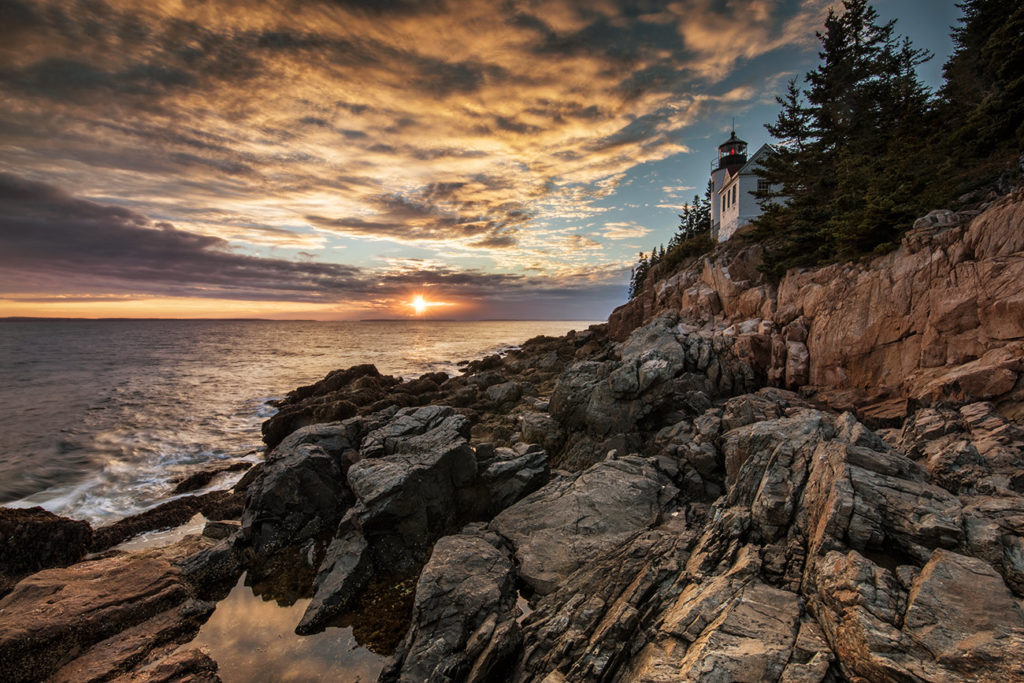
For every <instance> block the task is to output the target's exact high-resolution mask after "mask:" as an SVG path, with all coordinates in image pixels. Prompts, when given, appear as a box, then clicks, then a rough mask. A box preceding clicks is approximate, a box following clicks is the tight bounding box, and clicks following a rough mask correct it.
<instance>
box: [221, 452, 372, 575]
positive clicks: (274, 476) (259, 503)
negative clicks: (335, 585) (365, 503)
mask: <svg viewBox="0 0 1024 683" xmlns="http://www.w3.org/2000/svg"><path fill="white" fill-rule="evenodd" d="M353 502H354V498H353V497H352V494H351V492H350V491H349V489H348V486H347V485H346V483H345V478H344V476H343V474H342V472H341V468H340V467H339V466H338V462H337V461H336V460H335V458H333V457H331V456H330V455H329V454H328V453H327V452H326V451H325V450H324V449H323V448H321V447H320V446H316V445H312V444H310V443H299V444H298V445H295V446H294V447H286V448H278V449H275V451H274V452H273V453H272V457H268V459H267V462H266V463H265V464H264V467H263V469H262V471H261V472H260V473H259V475H258V476H257V478H256V480H255V481H254V482H253V483H252V484H251V485H250V486H249V489H248V491H247V492H246V499H245V509H244V512H243V513H242V530H241V540H242V541H243V542H244V543H245V544H246V545H248V546H249V547H250V548H251V549H252V550H253V552H254V553H255V555H256V556H257V557H258V556H265V555H269V554H271V553H273V552H275V551H278V550H281V549H282V548H285V547H287V546H297V545H300V544H302V543H303V542H305V541H309V540H313V539H319V538H321V537H323V536H324V535H325V534H330V533H332V532H333V531H334V528H335V526H336V525H337V523H338V520H340V519H341V516H342V515H343V514H344V513H345V510H346V509H347V508H348V507H349V506H350V505H351V504H352V503H353Z"/></svg>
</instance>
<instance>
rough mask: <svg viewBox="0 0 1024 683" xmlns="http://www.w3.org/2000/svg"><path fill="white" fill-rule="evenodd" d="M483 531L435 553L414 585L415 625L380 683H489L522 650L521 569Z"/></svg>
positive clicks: (451, 539)
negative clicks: (518, 606) (451, 682)
mask: <svg viewBox="0 0 1024 683" xmlns="http://www.w3.org/2000/svg"><path fill="white" fill-rule="evenodd" d="M490 536H492V538H489V537H488V535H487V534H486V533H481V532H479V531H477V532H473V531H467V532H463V533H462V534H459V535H456V536H445V537H444V538H441V539H440V540H438V542H437V543H436V544H435V545H434V550H433V552H432V553H431V556H430V560H429V561H428V562H427V564H426V566H425V567H424V568H423V571H422V573H421V574H420V578H419V581H418V582H417V584H416V598H415V603H414V605H413V613H412V624H411V625H410V627H409V632H408V634H407V635H406V637H405V640H404V641H403V642H402V644H401V645H400V646H399V649H398V652H397V653H396V654H395V657H394V660H393V662H392V663H391V664H390V666H389V667H388V669H386V670H385V672H384V673H383V674H382V675H381V677H380V678H379V679H378V680H380V681H410V682H411V681H448V680H460V681H487V680H492V679H493V678H494V677H495V676H496V675H501V674H503V673H504V672H505V671H506V670H507V669H506V668H505V667H506V664H507V660H508V659H509V657H510V656H511V655H513V654H514V653H515V650H516V648H517V647H518V645H519V641H520V633H519V625H518V623H517V622H516V616H517V615H518V610H517V609H516V589H515V569H514V565H513V563H512V559H511V557H510V554H509V551H508V550H507V549H505V548H503V547H502V545H501V540H500V539H499V538H497V537H496V536H494V534H490Z"/></svg>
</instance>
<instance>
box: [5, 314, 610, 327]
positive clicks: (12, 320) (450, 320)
mask: <svg viewBox="0 0 1024 683" xmlns="http://www.w3.org/2000/svg"><path fill="white" fill-rule="evenodd" d="M153 321H177V322H222V323H240V322H263V323H409V322H419V323H529V322H569V323H575V322H579V323H590V324H592V325H594V324H599V323H601V322H604V321H602V320H587V319H584V318H479V319H474V320H459V319H457V318H360V319H358V320H316V319H313V318H295V319H284V320H282V319H277V318H46V317H38V318H37V317H32V316H8V317H6V318H0V323H25V322H153Z"/></svg>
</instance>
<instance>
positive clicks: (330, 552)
mask: <svg viewBox="0 0 1024 683" xmlns="http://www.w3.org/2000/svg"><path fill="white" fill-rule="evenodd" d="M468 431H469V421H468V420H467V419H466V418H465V417H463V416H462V415H458V414H456V413H455V411H454V410H453V409H452V408H447V407H440V406H428V407H423V408H408V409H403V410H400V411H398V413H396V414H395V416H394V418H393V419H391V420H390V421H389V422H387V423H386V424H385V425H383V426H381V427H379V428H378V429H375V430H373V431H371V432H369V433H368V434H367V435H366V437H364V439H363V443H362V446H361V447H360V452H361V454H362V455H363V456H364V457H363V459H361V460H360V461H359V462H357V463H355V464H354V465H352V467H350V468H349V470H348V485H349V487H350V488H351V491H352V494H353V495H354V497H355V501H356V502H355V504H354V505H353V506H352V508H351V510H350V512H349V514H348V515H347V516H346V518H345V519H344V520H342V522H341V523H340V524H339V525H338V531H337V535H336V537H335V540H334V541H332V542H331V544H330V546H329V547H328V549H327V552H326V555H325V558H324V560H323V562H322V564H321V566H320V569H319V572H318V574H317V578H316V582H315V584H314V594H313V601H312V602H311V603H310V605H309V607H308V608H307V610H306V614H305V615H304V616H303V619H302V621H301V623H300V624H299V626H298V629H297V630H298V631H299V632H300V633H313V632H316V631H318V630H320V629H322V628H323V626H324V624H326V623H327V622H328V621H329V620H330V619H331V618H332V617H334V616H335V615H337V614H338V613H340V612H342V611H343V610H344V609H345V608H346V607H347V606H348V604H349V603H350V602H351V600H352V598H353V596H354V595H355V593H356V592H357V591H358V590H360V589H361V588H362V587H363V586H364V585H365V584H366V582H367V581H368V580H369V578H370V577H371V576H372V575H374V574H381V575H398V576H406V575H410V574H412V575H414V573H415V571H417V570H418V569H419V568H420V567H421V566H422V564H423V563H424V562H425V561H426V560H427V557H428V556H429V553H430V549H431V547H432V545H433V543H434V541H435V540H436V539H438V538H440V537H441V536H443V535H444V534H446V533H449V532H450V531H452V530H454V529H455V528H457V526H458V525H459V523H460V522H462V521H464V519H465V518H466V517H472V516H474V515H477V514H479V511H478V510H476V509H474V506H475V504H476V503H477V501H478V496H477V495H476V492H475V491H474V490H473V485H474V484H475V483H476V477H477V462H476V456H475V454H474V452H473V449H472V448H470V446H469V443H468V442H467V436H468ZM371 454H372V457H370V456H371Z"/></svg>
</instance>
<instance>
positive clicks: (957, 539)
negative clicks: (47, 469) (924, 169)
mask: <svg viewBox="0 0 1024 683" xmlns="http://www.w3.org/2000/svg"><path fill="white" fill-rule="evenodd" d="M758 262H759V253H758V249H757V247H756V246H749V245H748V246H744V245H726V246H724V247H721V248H719V249H718V250H716V251H715V252H714V253H713V254H710V255H708V256H707V257H705V258H702V259H700V260H697V261H695V262H693V263H691V264H689V265H688V266H687V267H686V268H684V269H683V270H681V271H680V272H678V273H673V274H671V275H670V276H667V277H661V278H656V279H652V281H651V282H650V283H648V285H647V287H646V288H645V289H644V291H643V292H642V293H641V295H640V296H639V297H637V298H636V299H635V300H633V301H631V302H630V303H629V304H627V305H626V306H624V307H622V308H620V309H618V310H616V311H615V312H614V313H613V315H612V317H611V319H610V321H609V324H608V325H599V326H594V327H592V328H590V329H588V330H585V331H582V332H578V333H570V334H569V335H567V336H565V337H563V338H559V339H553V338H537V339H533V340H530V341H528V342H526V343H524V344H523V345H522V347H521V348H519V349H516V350H514V351H512V352H510V353H508V354H507V355H504V356H501V357H499V356H492V357H489V358H486V359H482V360H479V361H475V362H473V363H469V364H467V365H466V366H465V369H464V372H463V373H462V374H460V375H458V376H456V377H447V376H444V375H440V374H431V375H424V376H423V377H420V378H418V379H415V380H411V381H400V380H398V379H396V378H390V377H384V376H381V375H380V374H379V373H378V372H377V370H376V369H375V368H373V367H372V366H368V365H366V366H356V367H354V368H349V369H347V370H343V371H337V372H334V373H331V374H330V375H328V376H327V377H325V378H324V380H322V381H321V382H318V383H317V384H314V385H311V386H309V387H302V388H299V389H297V390H296V391H294V392H292V394H290V395H289V396H288V397H287V398H286V399H285V400H284V401H282V402H281V404H280V405H279V412H278V414H277V415H276V416H275V417H274V418H272V419H271V420H269V421H268V422H267V423H266V424H265V425H264V438H265V441H266V442H267V446H268V448H267V454H266V458H265V461H264V462H263V463H262V464H261V465H259V466H257V467H256V468H255V469H254V471H253V472H251V473H250V474H248V475H247V476H246V477H245V478H244V479H243V481H242V482H240V483H239V485H238V486H236V487H235V491H234V493H232V494H230V495H229V494H224V495H225V496H226V497H227V498H225V500H227V499H230V500H231V501H238V500H239V499H243V500H244V504H242V505H241V508H242V511H241V515H240V521H239V522H237V523H234V524H221V525H220V526H217V527H216V529H217V530H219V531H218V533H217V534H216V536H217V537H219V538H221V539H222V540H219V541H218V540H214V539H210V538H207V539H205V540H203V541H201V542H200V541H196V540H195V539H192V540H190V541H187V542H186V543H185V544H184V545H182V546H180V547H177V548H176V549H173V550H169V551H165V552H163V553H157V554H152V553H150V554H148V555H147V554H142V555H124V554H112V555H109V556H105V557H94V558H87V559H86V561H84V562H78V563H77V564H72V565H71V566H70V567H68V568H65V569H60V568H53V569H46V570H43V571H39V572H37V573H35V574H30V575H29V576H28V577H27V578H23V579H21V580H20V582H18V583H17V584H15V585H14V587H13V589H12V590H11V592H10V593H9V594H8V595H7V596H6V597H4V598H3V599H2V600H0V664H2V665H3V667H4V671H5V673H7V674H8V677H9V678H10V679H11V680H36V679H41V678H46V677H48V676H54V677H56V679H58V680H63V679H68V680H70V679H71V678H76V677H77V680H85V679H84V678H82V677H81V675H84V674H83V672H84V673H88V677H87V679H88V680H107V679H110V678H115V677H117V676H121V677H122V679H123V680H129V679H130V680H182V679H188V677H189V676H192V677H193V678H195V679H198V680H217V674H216V673H215V669H216V664H215V663H214V662H212V660H210V658H209V657H208V656H207V655H206V654H204V653H202V652H198V651H196V650H193V649H189V646H188V645H187V644H184V645H180V646H179V645H178V644H179V643H187V641H188V640H189V639H190V638H191V637H192V635H193V634H194V633H195V630H196V629H197V628H198V624H199V623H201V622H202V620H204V619H205V618H206V617H207V616H208V615H209V613H210V610H211V609H212V602H211V601H213V600H216V599H218V598H219V597H223V594H224V587H225V586H230V585H232V584H233V583H234V582H235V580H236V579H237V577H238V576H239V574H240V573H241V572H243V571H245V572H247V583H248V584H249V585H252V586H254V589H256V587H258V590H259V592H260V594H261V595H263V596H264V597H265V598H267V599H269V598H275V599H278V600H280V601H285V602H288V601H294V600H295V599H296V598H297V597H309V598H311V601H310V602H309V605H308V607H307V608H306V613H305V616H304V617H303V619H302V621H301V623H300V624H299V625H298V628H297V631H298V632H299V633H302V634H308V633H314V632H316V631H319V630H322V629H325V628H330V627H331V626H332V625H333V624H336V623H339V622H338V620H339V619H341V620H344V622H345V623H351V624H354V629H355V633H356V637H357V638H360V639H361V642H362V643H363V644H364V645H366V646H368V647H371V648H374V649H375V650H376V651H378V652H386V653H389V654H390V660H389V664H388V665H387V667H386V668H385V669H384V671H383V672H382V673H381V676H380V680H382V681H544V682H546V683H557V682H559V681H650V682H655V681H678V680H685V681H723V682H734V681H750V682H757V681H789V682H797V681H801V682H821V681H826V682H832V681H858V682H861V681H872V682H873V681H899V682H901V683H903V682H906V681H961V680H977V681H989V680H1024V609H1022V597H1024V495H1021V494H1022V493H1024V408H1022V407H1024V380H1022V379H1021V375H1022V374H1024V308H1022V307H1024V278H1022V276H1024V200H1022V197H1021V196H1020V195H1017V196H1011V197H1006V198H1003V199H1001V200H999V201H996V202H994V203H992V205H991V206H988V207H986V209H985V210H984V211H983V212H981V213H979V214H977V215H974V214H971V213H962V214H952V213H948V212H936V213H933V214H930V215H929V216H928V217H925V218H924V219H922V220H921V221H919V225H918V226H917V227H916V228H915V229H914V230H913V231H912V232H911V233H909V234H908V235H907V236H906V238H905V239H904V241H903V243H902V245H901V246H900V247H899V248H898V249H897V250H895V251H894V252H892V253H890V254H887V255H884V256H880V257H878V258H876V259H874V260H872V261H869V262H864V263H859V264H846V265H835V266H829V267H826V268H821V269H817V270H810V271H802V272H791V273H789V274H788V275H787V276H786V277H785V279H784V280H783V281H782V282H781V283H779V284H778V285H777V286H776V285H772V284H771V283H769V282H767V281H765V280H764V279H763V278H762V277H761V276H760V274H759V272H758V270H757V265H758ZM214 502H215V503H217V505H222V501H220V499H217V501H214ZM199 504H200V502H199V501H193V502H191V503H189V505H199ZM212 504H213V503H211V505H212ZM180 505H182V504H181V503H179V506H180ZM40 523H47V524H53V523H59V524H62V525H65V526H67V527H68V529H73V528H77V527H74V524H75V523H74V522H70V521H67V520H50V519H45V520H42V521H41V522H40ZM147 523H148V521H147V520H135V521H131V520H129V521H128V522H127V523H126V524H124V525H122V527H123V528H124V531H123V533H128V532H129V531H130V530H134V529H136V528H140V527H141V526H145V524H147ZM76 533H77V532H76ZM108 535H110V533H108V532H104V531H103V530H98V531H97V534H96V535H95V536H96V537H104V536H108ZM115 535H116V536H118V538H120V536H121V535H122V533H121V532H119V534H115ZM211 535H213V534H211ZM92 542H93V545H94V546H95V544H96V540H95V538H94V539H93V541H92ZM12 543H14V541H12ZM24 543H28V540H27V539H22V540H17V542H16V543H15V545H18V544H24ZM85 543H88V539H85V540H83V541H82V544H85ZM44 550H45V551H46V552H45V553H44V554H46V557H43V556H42V555H40V559H39V560H38V561H36V562H35V564H32V563H25V562H23V563H22V564H21V565H19V569H18V572H17V575H18V576H20V575H21V574H23V573H25V572H32V571H35V570H36V569H38V568H40V567H44V566H54V565H56V566H60V565H62V564H67V563H74V562H76V561H77V560H78V559H79V558H80V555H81V552H82V551H81V550H78V551H76V554H74V555H73V556H71V557H63V556H61V557H52V558H51V557H50V556H49V554H47V553H49V550H48V549H46V548H43V549H41V550H39V553H43V551H44ZM6 552H8V553H9V554H10V555H11V556H12V557H28V556H30V555H31V553H29V552H28V551H26V549H25V548H24V547H22V546H21V545H18V547H17V548H15V547H13V546H12V547H11V548H8V549H7V550H6ZM32 557H34V556H32ZM104 563H105V564H104ZM30 565H31V566H30ZM133 568H135V570H133ZM147 572H148V573H147ZM11 573H12V577H11V580H12V581H13V580H15V579H16V577H15V576H13V574H14V573H13V572H11ZM94 595H99V596H103V599H97V598H94V597H92V596H94ZM115 598H116V599H115ZM35 615H42V617H44V621H43V622H37V619H38V618H39V617H37V616H35ZM61 615H71V617H73V619H72V618H71V617H69V618H67V619H65V618H64V617H62V616H61ZM100 624H101V625H102V626H103V627H102V628H99V627H98V626H97V625H100ZM119 634H122V635H119ZM123 634H128V636H130V637H127V636H124V635H123ZM176 648H177V649H176ZM153 672H162V673H159V674H155V673H153Z"/></svg>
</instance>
